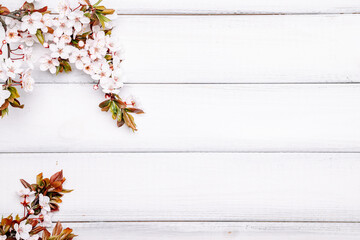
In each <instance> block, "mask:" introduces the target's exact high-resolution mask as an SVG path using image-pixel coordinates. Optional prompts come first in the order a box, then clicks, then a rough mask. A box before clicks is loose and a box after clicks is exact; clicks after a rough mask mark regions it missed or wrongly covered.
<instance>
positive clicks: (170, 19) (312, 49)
mask: <svg viewBox="0 0 360 240" xmlns="http://www.w3.org/2000/svg"><path fill="white" fill-rule="evenodd" d="M239 2H241V1H239ZM116 26H117V29H116V31H114V32H115V35H117V36H115V37H118V39H119V40H120V41H121V42H123V44H124V47H125V49H126V61H125V62H124V67H125V71H126V75H127V80H126V82H128V83H317V82H322V83H324V82H331V83H334V82H336V83H337V82H347V83H349V82H359V79H360V67H359V63H360V45H359V42H360V32H359V31H358V26H360V15H324V16H210V17H209V16H121V17H119V19H118V20H117V23H116ZM36 52H37V51H36ZM38 57H39V55H36V56H35V59H36V58H38ZM34 76H35V77H36V81H37V82H47V83H49V82H62V83H64V82H89V81H91V78H89V77H88V76H84V75H82V74H81V73H80V72H79V71H77V70H76V71H75V72H74V73H72V74H68V75H60V76H58V77H55V76H51V74H50V73H40V72H36V73H34Z"/></svg>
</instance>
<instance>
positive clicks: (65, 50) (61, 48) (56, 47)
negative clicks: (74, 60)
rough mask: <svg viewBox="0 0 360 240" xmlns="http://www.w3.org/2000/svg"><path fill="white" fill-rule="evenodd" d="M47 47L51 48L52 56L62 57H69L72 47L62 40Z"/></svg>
mask: <svg viewBox="0 0 360 240" xmlns="http://www.w3.org/2000/svg"><path fill="white" fill-rule="evenodd" d="M49 48H50V50H51V57H52V58H58V57H60V58H62V59H67V58H69V54H70V52H71V51H72V50H73V47H71V46H69V45H66V44H65V43H63V42H59V43H58V44H50V46H49Z"/></svg>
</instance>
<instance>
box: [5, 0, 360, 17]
mask: <svg viewBox="0 0 360 240" xmlns="http://www.w3.org/2000/svg"><path fill="white" fill-rule="evenodd" d="M23 2H24V1H22V0H4V3H3V4H4V5H6V6H8V7H11V8H12V9H17V8H19V7H20V6H21V5H22V3H23ZM70 2H73V3H74V4H75V3H76V2H77V1H76V0H70ZM92 2H94V3H95V2H96V1H92ZM57 3H58V1H55V0H54V1H53V0H52V1H48V2H47V3H46V4H48V6H50V7H51V8H52V9H57ZM103 4H104V5H105V6H108V7H112V8H115V9H117V10H118V13H120V14H259V13H267V14H268V13H356V12H360V4H359V1H357V0H331V1H329V0H315V1H301V0H288V1H286V0H273V1H268V0H241V1H238V0H223V1H220V0H211V1H209V0H172V1H166V0H153V1H148V0H116V1H110V0H105V1H103Z"/></svg>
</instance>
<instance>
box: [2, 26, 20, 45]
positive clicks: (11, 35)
mask: <svg viewBox="0 0 360 240" xmlns="http://www.w3.org/2000/svg"><path fill="white" fill-rule="evenodd" d="M18 30H19V29H18V28H17V27H14V28H10V29H8V30H7V31H6V34H5V40H6V42H8V43H13V42H18V41H19V40H20V36H19V32H18Z"/></svg>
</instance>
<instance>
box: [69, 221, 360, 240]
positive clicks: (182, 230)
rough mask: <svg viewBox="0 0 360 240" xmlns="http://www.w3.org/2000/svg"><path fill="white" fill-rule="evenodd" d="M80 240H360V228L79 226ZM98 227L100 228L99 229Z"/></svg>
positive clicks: (330, 225)
mask: <svg viewBox="0 0 360 240" xmlns="http://www.w3.org/2000/svg"><path fill="white" fill-rule="evenodd" d="M68 225H69V226H71V227H74V230H75V231H76V233H78V234H79V238H78V239H79V240H82V239H83V240H97V239H99V238H100V239H104V240H115V239H123V240H159V239H160V240H165V239H166V240H168V239H184V240H204V239H206V240H220V239H221V240H223V239H236V240H243V239H251V240H275V239H276V240H338V239H345V240H350V239H354V240H355V239H356V240H357V239H359V235H360V231H359V229H360V224H358V223H356V224H344V223H320V224H319V223H249V222H244V223H234V222H226V223H221V222H220V223H219V222H206V223H183V222H182V223H100V224H99V223H80V224H71V223H69V224H68ZM99 226H100V227H99Z"/></svg>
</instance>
